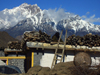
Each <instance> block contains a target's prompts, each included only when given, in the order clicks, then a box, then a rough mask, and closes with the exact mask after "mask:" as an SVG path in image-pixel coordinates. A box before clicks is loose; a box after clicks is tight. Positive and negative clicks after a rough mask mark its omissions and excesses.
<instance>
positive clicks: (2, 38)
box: [0, 31, 17, 48]
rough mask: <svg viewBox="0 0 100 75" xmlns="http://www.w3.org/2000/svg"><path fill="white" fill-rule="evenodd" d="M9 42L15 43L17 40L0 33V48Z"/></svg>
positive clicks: (2, 32) (5, 33) (3, 32)
mask: <svg viewBox="0 0 100 75" xmlns="http://www.w3.org/2000/svg"><path fill="white" fill-rule="evenodd" d="M9 41H17V40H16V39H15V38H13V37H11V36H10V35H9V34H8V33H7V32H5V31H0V48H4V47H7V43H8V42H9Z"/></svg>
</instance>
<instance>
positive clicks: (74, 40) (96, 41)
mask: <svg viewBox="0 0 100 75" xmlns="http://www.w3.org/2000/svg"><path fill="white" fill-rule="evenodd" d="M66 44H68V45H75V46H77V45H80V46H83V45H84V46H88V47H93V46H94V47H97V46H100V36H99V35H92V34H91V33H89V34H87V35H84V36H83V37H80V36H75V35H72V36H69V37H68V38H67V39H66Z"/></svg>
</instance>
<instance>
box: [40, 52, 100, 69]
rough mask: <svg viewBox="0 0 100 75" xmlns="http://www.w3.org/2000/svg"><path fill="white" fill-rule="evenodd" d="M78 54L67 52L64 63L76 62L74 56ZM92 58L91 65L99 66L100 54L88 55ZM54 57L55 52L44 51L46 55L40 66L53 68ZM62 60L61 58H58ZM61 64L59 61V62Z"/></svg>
mask: <svg viewBox="0 0 100 75" xmlns="http://www.w3.org/2000/svg"><path fill="white" fill-rule="evenodd" d="M75 54H77V53H74V51H67V52H66V55H64V60H63V62H70V61H74V55H75ZM88 54H89V55H90V56H91V60H92V61H91V62H92V63H91V65H92V66H94V65H99V63H100V53H96V54H94V53H88ZM53 57H54V51H52V50H51V51H48V50H47V51H46V50H45V51H44V55H43V56H42V59H41V60H40V66H43V67H51V65H52V61H53ZM58 58H60V57H58ZM57 63H59V61H58V62H57Z"/></svg>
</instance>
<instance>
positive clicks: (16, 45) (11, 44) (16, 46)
mask: <svg viewBox="0 0 100 75" xmlns="http://www.w3.org/2000/svg"><path fill="white" fill-rule="evenodd" d="M8 48H10V49H21V42H19V41H9V42H8Z"/></svg>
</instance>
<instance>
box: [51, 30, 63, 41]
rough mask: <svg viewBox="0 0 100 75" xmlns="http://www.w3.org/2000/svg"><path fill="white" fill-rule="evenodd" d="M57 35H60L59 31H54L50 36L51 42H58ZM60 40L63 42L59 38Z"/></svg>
mask: <svg viewBox="0 0 100 75" xmlns="http://www.w3.org/2000/svg"><path fill="white" fill-rule="evenodd" d="M59 37H60V33H59V32H56V33H55V34H54V35H53V36H52V40H51V41H52V42H58V40H59ZM60 42H63V40H62V39H60Z"/></svg>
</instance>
